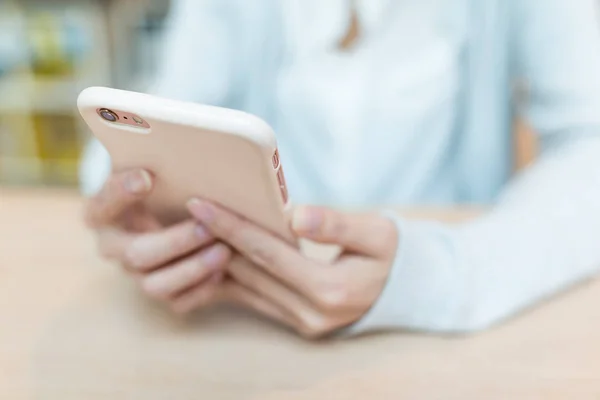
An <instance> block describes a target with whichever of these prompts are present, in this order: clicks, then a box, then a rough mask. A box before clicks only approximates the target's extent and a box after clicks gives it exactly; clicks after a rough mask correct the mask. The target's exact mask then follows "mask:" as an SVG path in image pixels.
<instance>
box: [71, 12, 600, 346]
mask: <svg viewBox="0 0 600 400" xmlns="http://www.w3.org/2000/svg"><path fill="white" fill-rule="evenodd" d="M325 4H326V5H325ZM596 16H597V14H596V4H595V2H594V1H593V0H571V1H567V0H548V1H544V2H542V1H537V0H509V1H506V0H458V1H456V0H455V1H451V0H425V1H418V2H417V1H387V0H377V1H374V0H357V1H354V2H350V1H346V0H335V1H333V0H332V1H330V2H326V3H323V2H321V1H318V0H310V1H308V0H289V1H276V0H261V1H253V2H247V1H243V0H239V1H235V0H228V1H225V0H203V1H195V0H178V1H175V2H174V4H173V10H172V14H171V17H170V24H169V28H168V32H167V36H166V43H165V50H164V54H163V57H162V59H161V60H162V61H161V68H160V73H159V75H158V79H157V82H156V85H155V87H154V88H153V92H154V93H157V94H160V95H162V96H166V97H172V98H177V99H180V100H189V101H197V102H202V103H209V104H214V105H221V106H227V107H232V108H239V109H243V110H245V111H249V112H252V113H255V114H258V115H260V116H262V117H263V118H265V119H266V120H267V121H268V122H269V123H271V124H272V125H273V127H274V128H275V131H276V132H277V133H278V140H279V144H280V151H281V154H282V159H283V160H284V163H285V168H286V174H287V176H288V181H289V186H290V189H291V195H292V198H293V199H294V202H295V203H296V204H298V203H306V204H320V205H321V206H324V205H330V206H335V207H342V206H343V207H345V208H346V207H348V206H364V205H370V206H375V207H379V206H380V207H382V210H383V206H385V205H388V204H394V205H400V204H435V205H448V206H451V205H453V204H457V203H492V204H493V206H492V207H491V209H490V211H489V212H487V213H486V214H484V215H482V216H481V217H479V218H477V219H476V220H474V221H471V222H467V223H463V224H461V225H458V226H450V225H446V224H442V223H432V222H427V221H407V220H405V219H404V218H402V217H401V216H399V215H394V214H393V213H391V212H386V211H382V212H373V213H366V214H365V213H348V212H342V211H339V210H336V209H334V208H324V207H317V206H311V207H308V206H306V207H298V208H297V209H296V210H295V212H294V217H293V221H294V222H293V227H294V229H295V230H296V232H297V233H298V234H299V235H300V236H304V237H309V238H311V239H313V240H316V241H320V242H325V243H335V244H339V245H341V246H342V248H343V249H345V252H344V254H343V255H342V257H340V258H339V259H338V260H336V261H334V262H332V263H331V264H322V263H317V262H315V261H312V260H309V259H306V258H305V257H303V256H302V254H299V253H298V252H297V251H295V250H293V249H291V248H289V247H288V246H287V245H285V244H284V243H282V242H281V241H279V240H278V239H276V238H274V237H272V236H271V235H269V234H268V233H266V232H264V231H263V230H262V229H260V228H258V227H257V226H254V225H252V224H250V223H248V222H247V221H242V220H241V219H240V218H238V217H237V216H236V215H235V214H233V213H231V212H229V211H227V210H224V209H221V208H219V207H218V206H216V205H214V204H210V203H207V202H206V201H203V200H202V199H190V203H189V205H188V206H189V209H190V213H191V214H190V215H191V216H192V218H191V219H190V220H189V221H186V222H184V223H181V224H179V225H176V226H170V227H160V226H158V224H157V223H156V221H154V220H153V219H152V216H150V215H146V214H144V212H143V210H140V208H139V207H137V206H136V205H137V204H138V203H139V201H140V200H142V199H143V198H144V197H145V196H147V195H148V193H150V192H151V190H152V184H153V182H152V175H151V171H128V172H125V173H120V174H113V175H110V176H109V174H108V158H107V156H106V154H105V153H104V152H103V151H102V149H100V148H99V146H98V145H97V144H94V145H93V146H92V148H91V149H90V152H89V154H88V157H87V159H86V162H85V164H84V168H83V170H82V171H83V182H84V187H85V189H86V192H87V193H89V194H94V196H93V197H92V198H91V200H90V202H89V205H88V214H87V217H88V222H89V224H90V225H91V226H92V227H93V228H94V229H95V230H96V231H97V233H98V237H99V242H100V249H101V251H102V253H103V254H104V255H106V256H108V257H110V258H113V259H116V260H118V261H119V262H120V263H121V264H123V265H124V267H125V269H126V270H127V271H129V272H130V273H131V274H132V275H133V276H134V277H135V278H136V279H138V280H139V282H140V285H141V286H142V287H143V289H144V290H145V291H146V292H147V293H148V294H149V295H151V296H153V297H156V298H159V299H162V300H164V301H165V302H167V303H168V304H170V306H171V307H172V308H173V310H175V311H177V312H187V311H190V310H193V309H196V308H199V307H202V306H205V305H207V304H210V303H211V302H213V301H216V300H224V301H233V302H236V303H238V304H240V305H242V306H244V307H247V308H249V309H252V310H254V311H256V312H258V313H261V314H264V315H266V316H268V317H270V318H272V319H275V320H277V321H279V322H281V323H283V324H286V325H288V326H290V327H292V328H294V329H295V330H297V331H298V332H300V333H301V334H303V335H305V336H310V337H313V336H321V335H324V334H327V333H331V332H336V331H338V330H340V329H342V328H345V329H346V331H347V332H351V333H355V332H364V331H369V330H374V329H387V328H404V329H417V330H427V331H438V332H469V331H474V330H479V329H483V328H486V327H488V326H490V325H492V324H494V323H496V322H498V321H500V320H502V319H503V318H505V317H507V316H510V315H512V314H514V313H515V312H518V311H519V310H521V309H523V308H524V307H527V306H529V305H531V304H533V303H535V302H536V301H539V300H541V299H543V298H545V297H547V296H549V295H551V294H553V293H555V292H557V291H559V290H561V289H563V288H565V287H567V286H568V285H571V284H573V283H574V282H577V281H580V280H582V279H585V278H588V277H591V276H593V275H595V274H596V273H597V272H598V269H599V267H600V246H598V242H597V241H598V237H600V135H599V134H600V113H599V112H598V110H600V74H599V72H598V71H600V40H599V36H598V21H597V18H596ZM516 82H525V83H526V84H527V89H528V94H529V96H528V98H527V101H525V102H524V103H523V104H517V102H516V101H515V100H514V96H513V88H514V86H515V83H516ZM513 111H518V112H522V113H523V114H524V115H525V116H526V117H527V118H528V120H529V121H530V122H531V123H532V125H533V126H534V127H535V129H536V131H537V132H538V133H539V136H540V140H541V142H542V148H543V152H542V155H541V156H540V157H539V158H538V160H537V161H536V162H535V163H534V164H533V165H532V166H531V167H529V168H528V170H527V171H526V172H525V173H523V174H521V175H520V176H519V177H517V178H515V179H509V178H510V172H511V171H510V170H511V154H510V153H511V130H512V117H513V114H514V113H513ZM190 173H194V171H190ZM224 274H227V276H228V277H231V279H229V278H227V279H225V280H224V279H223V277H224Z"/></svg>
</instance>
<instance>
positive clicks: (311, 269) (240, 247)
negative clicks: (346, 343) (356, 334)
mask: <svg viewBox="0 0 600 400" xmlns="http://www.w3.org/2000/svg"><path fill="white" fill-rule="evenodd" d="M188 208H189V210H190V212H191V213H192V215H193V216H194V217H195V218H196V219H197V220H198V222H199V223H200V224H201V225H203V226H204V227H206V228H207V229H208V230H209V231H210V232H211V233H212V234H213V235H214V236H216V237H217V238H218V239H220V240H222V241H223V242H224V243H226V244H228V245H230V246H231V247H232V248H233V249H235V250H237V252H238V253H239V255H237V256H234V258H233V260H232V261H231V263H230V265H229V267H228V271H227V272H228V273H229V275H230V276H231V277H232V278H233V279H231V280H230V281H228V282H227V283H225V286H224V287H223V294H224V297H225V298H226V299H228V300H231V301H234V302H236V303H238V304H240V305H242V306H244V307H246V308H250V309H252V310H254V311H256V312H258V313H260V314H263V315H265V316H267V317H269V318H271V319H274V320H276V321H278V322H280V323H283V324H285V325H287V326H289V327H291V328H293V329H295V330H296V331H298V332H299V333H300V334H301V335H303V336H305V337H310V338H314V337H320V336H323V335H326V334H328V333H330V332H333V331H335V330H337V329H339V328H342V327H345V326H348V325H350V324H352V323H354V322H356V321H358V320H359V319H360V318H361V317H362V316H363V315H364V314H365V313H366V312H367V311H368V310H369V309H370V308H371V306H372V305H373V304H374V303H375V301H376V300H377V299H378V297H379V295H380V294H381V292H382V290H383V288H384V286H385V283H386V281H387V277H388V274H389V272H390V268H391V265H392V263H393V259H394V257H395V254H396V247H397V243H398V232H397V229H396V226H395V224H394V223H393V222H392V221H391V220H390V219H388V218H386V217H384V216H381V215H378V214H374V213H368V214H367V213H344V212H339V211H335V210H331V209H327V208H321V207H298V208H296V209H295V210H294V214H293V218H292V228H293V230H294V231H295V233H296V234H297V235H298V236H299V237H303V238H307V239H310V240H312V241H315V242H319V243H327V244H336V245H339V246H341V247H342V250H343V251H342V252H341V255H340V256H339V257H338V258H337V259H336V260H334V261H332V262H329V263H324V262H319V261H315V260H313V259H310V258H307V257H306V256H304V255H303V254H302V253H301V252H300V251H299V250H298V249H296V248H294V247H293V246H291V245H290V244H288V243H287V242H285V241H284V240H282V239H279V238H278V237H276V236H274V235H272V234H270V233H269V232H267V231H266V230H264V229H262V228H260V227H258V226H257V225H255V224H253V223H252V222H250V221H248V220H246V219H244V218H241V217H239V216H238V215H236V214H234V213H232V212H230V211H228V210H226V209H224V208H223V207H220V206H217V205H215V204H213V203H210V202H208V201H203V200H198V199H194V200H192V201H190V202H189V204H188Z"/></svg>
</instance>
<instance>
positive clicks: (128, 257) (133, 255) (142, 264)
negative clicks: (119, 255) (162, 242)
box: [123, 241, 147, 269]
mask: <svg viewBox="0 0 600 400" xmlns="http://www.w3.org/2000/svg"><path fill="white" fill-rule="evenodd" d="M140 248H141V246H139V245H138V242H136V241H133V242H131V243H130V244H129V245H128V246H127V247H126V248H125V252H124V254H123V262H124V263H125V264H127V265H130V266H131V267H133V268H136V269H144V268H146V267H147V265H146V264H147V262H146V260H145V257H144V252H143V251H141V250H140Z"/></svg>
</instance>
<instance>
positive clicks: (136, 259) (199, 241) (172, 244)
mask: <svg viewBox="0 0 600 400" xmlns="http://www.w3.org/2000/svg"><path fill="white" fill-rule="evenodd" d="M213 241H214V238H213V236H212V235H211V234H210V233H209V232H208V230H206V229H205V228H204V227H202V226H201V225H199V224H198V223H197V222H196V221H194V220H189V221H185V222H181V223H179V224H176V225H173V226H171V227H169V228H167V229H163V230H159V231H154V232H148V233H143V234H138V235H136V236H133V237H131V238H130V240H129V242H128V244H127V246H126V249H125V254H124V258H123V262H125V263H126V264H127V265H129V266H131V267H132V268H134V269H136V270H139V271H149V270H152V269H155V268H157V267H159V266H161V265H163V264H165V263H167V262H170V261H172V260H174V259H177V258H180V257H182V256H184V255H186V254H189V253H190V252H192V251H193V250H196V249H198V248H200V247H202V246H206V245H207V244H209V243H212V242H213Z"/></svg>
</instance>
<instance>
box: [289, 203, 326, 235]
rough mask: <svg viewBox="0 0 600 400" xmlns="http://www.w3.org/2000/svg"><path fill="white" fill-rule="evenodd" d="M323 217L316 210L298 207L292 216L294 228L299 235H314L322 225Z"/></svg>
mask: <svg viewBox="0 0 600 400" xmlns="http://www.w3.org/2000/svg"><path fill="white" fill-rule="evenodd" d="M322 220H323V218H322V215H321V213H320V212H318V211H317V210H316V209H311V208H309V207H298V208H296V210H294V214H293V216H292V228H293V229H294V231H296V232H297V233H305V234H314V233H315V232H317V231H318V230H319V227H320V226H321V223H322Z"/></svg>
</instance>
